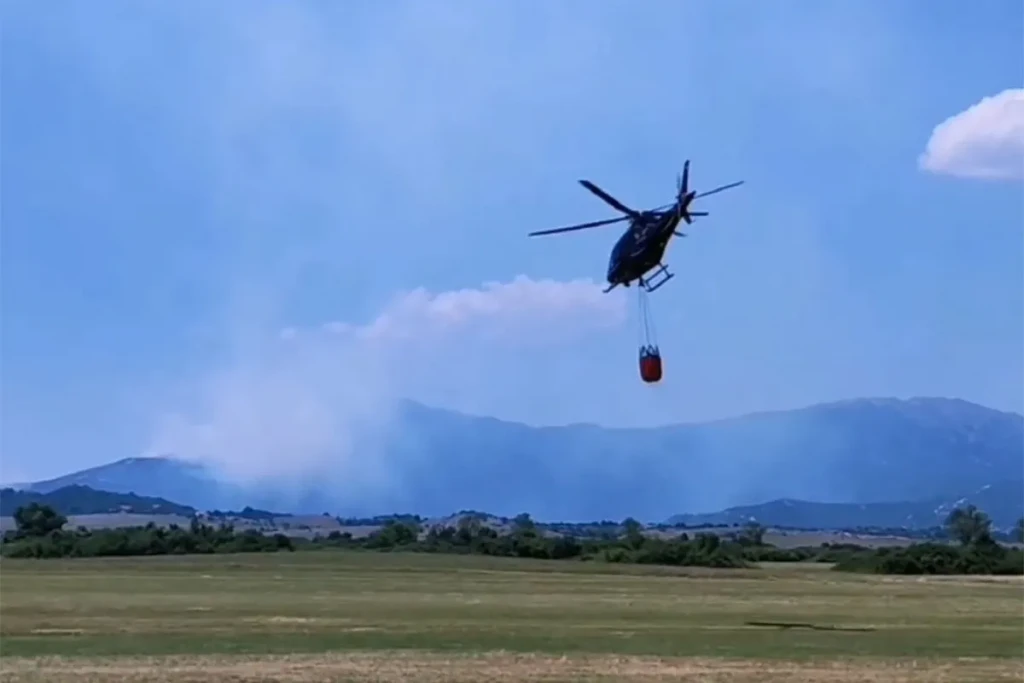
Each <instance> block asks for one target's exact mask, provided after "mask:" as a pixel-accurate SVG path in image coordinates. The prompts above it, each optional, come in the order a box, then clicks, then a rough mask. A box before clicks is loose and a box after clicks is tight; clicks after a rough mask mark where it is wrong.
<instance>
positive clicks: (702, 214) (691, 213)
mask: <svg viewBox="0 0 1024 683" xmlns="http://www.w3.org/2000/svg"><path fill="white" fill-rule="evenodd" d="M686 213H688V214H690V215H691V216H707V215H708V212H707V211H687V212H686Z"/></svg>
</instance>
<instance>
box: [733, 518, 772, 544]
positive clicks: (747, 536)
mask: <svg viewBox="0 0 1024 683" xmlns="http://www.w3.org/2000/svg"><path fill="white" fill-rule="evenodd" d="M764 531H765V529H764V527H763V526H761V525H760V524H758V523H757V522H754V521H750V522H747V524H746V525H745V526H744V527H743V531H741V532H740V533H739V534H738V536H737V540H738V541H739V542H740V543H742V544H744V545H764Z"/></svg>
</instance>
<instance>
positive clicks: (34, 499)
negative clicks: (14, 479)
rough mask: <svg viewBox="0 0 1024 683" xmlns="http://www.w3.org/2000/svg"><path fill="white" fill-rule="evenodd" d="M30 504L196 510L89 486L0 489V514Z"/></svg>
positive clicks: (93, 510)
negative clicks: (19, 489) (35, 489)
mask: <svg viewBox="0 0 1024 683" xmlns="http://www.w3.org/2000/svg"><path fill="white" fill-rule="evenodd" d="M30 503H39V504H40V505H49V506H51V507H53V508H54V509H55V510H57V512H59V513H61V514H62V515H65V516H71V515H101V514H111V513H122V512H124V513H132V514H145V515H181V516H184V517H190V516H192V515H193V514H194V513H195V510H194V509H193V508H191V507H189V506H187V505H179V504H178V503H172V502H170V501H169V500H164V499H163V498H152V497H148V496H136V495H134V494H131V493H111V492H110V491H97V490H95V489H93V488H90V487H88V486H81V485H77V484H76V485H72V486H64V487H62V488H59V489H57V490H55V491H50V492H48V493H38V492H33V491H18V490H16V489H12V488H6V489H0V516H2V517H10V516H12V515H13V514H14V512H15V510H17V509H18V508H20V507H23V506H25V505H28V504H30Z"/></svg>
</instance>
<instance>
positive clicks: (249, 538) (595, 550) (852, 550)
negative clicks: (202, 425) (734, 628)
mask: <svg viewBox="0 0 1024 683" xmlns="http://www.w3.org/2000/svg"><path fill="white" fill-rule="evenodd" d="M14 517H15V523H16V526H17V529H16V530H15V531H12V532H8V533H7V534H5V536H4V538H3V545H2V554H3V555H4V556H6V557H20V558H56V557H109V556H139V555H167V554H180V555H184V554H207V553H242V552H279V551H296V550H301V551H314V550H328V549H332V548H333V549H345V550H352V551H392V552H394V551H398V552H422V553H447V554H467V555H468V554H473V555H490V556H495V557H520V558H535V559H545V560H586V561H603V562H611V563H629V564H657V565H673V566H699V567H718V568H742V567H749V566H752V565H754V564H755V563H758V562H826V563H831V564H833V565H834V567H833V568H834V569H836V570H839V571H858V572H875V573H885V574H1024V552H1022V551H1021V550H1020V549H1019V548H1007V547H1006V546H1004V545H1002V544H1000V543H999V542H998V541H996V540H995V539H994V538H993V535H992V525H991V521H990V520H989V518H988V516H987V515H986V514H985V513H984V512H982V511H980V510H978V509H977V508H975V507H973V506H967V507H965V508H959V509H957V510H954V511H953V512H952V513H951V514H950V516H949V518H948V519H947V523H946V528H947V534H948V536H949V538H950V539H952V540H955V541H956V543H955V544H950V543H939V542H926V543H914V544H912V545H909V546H904V547H893V548H878V549H871V548H866V547H863V546H860V545H856V544H848V543H847V544H838V543H835V544H828V543H825V544H821V545H820V546H805V547H798V548H779V547H776V546H774V545H771V544H768V543H766V542H765V541H764V534H765V529H764V528H763V527H760V526H759V525H757V524H749V525H747V526H746V527H743V528H741V529H738V530H735V531H732V532H731V533H728V534H723V535H719V534H715V533H706V532H705V533H695V534H694V535H692V536H691V535H689V534H688V533H686V532H683V533H680V534H676V535H670V534H665V533H663V534H659V535H653V534H649V533H645V530H644V528H643V526H642V525H641V524H640V523H639V522H637V521H635V520H632V519H628V520H626V521H625V522H624V523H623V525H622V528H621V530H619V529H615V530H612V529H609V530H608V531H607V532H605V533H603V534H600V535H596V536H590V537H576V536H570V535H550V534H546V533H544V532H543V530H541V529H540V528H539V527H538V526H537V525H536V524H535V523H534V522H533V521H532V520H531V519H530V517H529V516H528V515H525V514H524V515H520V516H518V517H517V518H515V520H513V522H512V525H511V529H510V530H509V531H507V532H499V531H497V530H496V529H494V528H492V527H491V526H489V525H487V524H484V523H483V522H482V521H481V520H480V519H479V518H475V517H463V518H461V519H460V520H459V521H458V522H457V523H456V524H455V525H453V526H443V527H430V528H428V529H426V530H424V529H423V528H422V525H421V524H420V522H418V521H416V520H389V521H387V522H386V523H385V524H384V525H383V526H382V527H381V528H380V529H378V530H377V531H375V532H374V533H372V534H369V535H368V536H364V537H360V538H356V537H353V536H352V535H351V534H349V533H341V532H337V531H335V532H332V533H330V534H328V535H326V536H318V537H314V538H312V539H302V538H292V537H289V536H286V535H284V534H280V533H275V534H265V533H262V532H260V531H258V530H254V529H253V530H244V531H238V530H236V529H235V528H234V527H232V526H231V525H230V524H227V523H220V524H218V525H212V524H206V523H203V522H202V521H200V519H199V518H198V517H194V518H193V519H192V521H191V523H190V525H189V526H188V527H179V526H173V525H172V526H170V527H166V528H163V527H158V526H156V525H153V524H149V525H147V526H145V527H130V528H117V529H95V530H87V529H84V528H79V529H76V530H65V529H64V526H65V525H66V523H67V519H66V518H65V517H64V516H63V515H61V514H59V513H58V512H57V511H56V510H54V509H53V508H52V507H50V506H47V505H41V504H37V503H31V504H29V505H27V506H24V507H21V508H18V510H17V511H16V512H15V515H14ZM1021 532H1024V524H1018V534H1019V533H1021Z"/></svg>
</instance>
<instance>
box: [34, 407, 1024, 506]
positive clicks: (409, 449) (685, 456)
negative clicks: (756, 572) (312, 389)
mask: <svg viewBox="0 0 1024 683" xmlns="http://www.w3.org/2000/svg"><path fill="white" fill-rule="evenodd" d="M352 444H353V445H352V446H351V448H349V449H347V450H346V451H345V452H339V453H338V454H337V457H336V458H332V457H326V458H321V459H319V460H317V461H316V462H315V464H313V463H310V461H308V460H305V459H303V458H300V457H298V456H297V455H296V454H288V453H282V454H281V455H280V458H281V462H282V463H286V464H289V465H291V464H293V463H304V464H302V465H295V466H294V470H293V471H291V472H290V473H289V476H288V477H287V485H284V484H283V483H282V482H283V478H282V477H281V476H279V475H278V476H271V475H268V476H266V477H262V478H261V477H259V476H249V477H248V478H247V479H246V480H245V482H247V483H243V481H242V480H240V479H239V478H237V477H233V476H228V475H226V474H225V471H224V470H223V469H221V468H219V467H217V466H215V465H213V464H210V463H207V464H202V463H196V462H187V461H183V460H179V459H176V458H175V457H173V456H168V457H158V458H127V459H124V460H120V461H117V462H114V463H111V464H108V465H102V466H99V467H94V468H90V469H87V470H83V471H80V472H75V473H72V474H68V475H65V476H62V477H58V478H56V479H51V480H48V481H41V482H35V483H31V484H24V485H21V487H20V488H23V489H26V490H29V491H36V492H40V493H46V492H51V491H55V490H57V489H60V488H63V487H66V486H69V485H76V484H77V485H83V486H89V487H91V488H93V489H98V490H103V491H112V492H119V493H129V492H131V493H135V494H137V495H140V496H151V497H159V498H164V499H167V500H171V501H174V502H175V503H179V504H182V505H187V506H191V507H194V508H197V509H205V510H210V509H239V508H242V507H244V506H247V505H250V506H253V507H259V508H264V509H273V510H280V511H283V512H302V513H308V512H316V513H320V512H324V511H330V512H331V513H332V514H339V515H342V516H353V517H355V516H370V515H375V514H388V513H392V512H415V513H419V514H423V515H427V516H436V515H444V514H448V513H450V512H451V511H452V510H455V509H481V510H488V511H490V512H493V513H495V514H500V515H509V516H512V515H515V514H517V513H519V512H529V513H530V514H531V515H533V516H534V517H535V518H537V519H546V520H562V521H589V520H603V519H611V520H620V519H623V518H625V517H629V516H632V517H635V518H638V519H643V520H647V521H661V520H665V519H667V518H669V517H673V516H677V515H683V516H681V517H676V519H677V520H678V521H684V520H686V519H687V516H686V515H687V514H689V515H693V514H695V513H700V512H702V511H713V510H725V512H721V513H714V514H716V515H725V517H723V518H722V521H726V518H728V520H729V521H732V519H736V520H740V519H741V518H749V517H752V516H753V517H758V519H760V520H762V521H768V520H766V519H765V517H764V514H765V511H764V510H763V509H761V510H758V509H749V508H747V509H745V508H743V507H737V506H750V505H754V504H760V503H762V502H763V501H774V502H773V503H771V504H770V505H771V506H773V509H774V510H775V512H773V513H772V514H771V515H770V516H772V517H778V518H779V519H780V520H781V519H784V518H787V515H788V516H789V517H792V516H793V515H794V514H796V515H797V516H798V517H800V518H801V519H807V520H814V519H819V520H825V519H832V520H833V521H834V522H836V523H837V524H828V525H827V526H876V525H877V526H904V525H909V526H918V525H925V526H932V525H934V524H935V519H936V516H937V515H938V514H940V513H938V512H936V510H940V509H945V508H944V507H943V506H947V507H948V506H949V505H951V504H953V503H954V502H955V501H957V500H961V499H964V498H965V497H968V498H970V497H971V496H975V497H979V496H980V497H981V498H984V499H985V500H986V502H987V505H981V504H979V507H982V509H988V508H989V507H991V508H992V512H991V513H990V514H993V517H994V518H995V517H996V514H998V516H999V518H1000V521H1001V518H1002V517H1004V516H1011V517H1013V519H1016V517H1019V516H1020V515H1021V513H1022V512H1024V417H1022V416H1021V415H1019V414H1016V413H1008V412H1001V411H997V410H992V409H989V408H986V407H983V406H979V405H976V404H973V403H969V402H967V401H962V400H958V399H942V398H915V399H908V400H899V399H855V400H848V401H841V402H835V403H827V404H819V405H815V406H811V407H807V408H802V409H797V410H790V411H777V412H770V413H758V414H752V415H746V416H742V417H737V418H731V419H726V420H718V421H714V422H706V423H695V424H679V425H669V426H663V427H651V428H610V427H599V426H596V425H567V426H561V427H532V426H529V425H525V424H520V423H514V422H507V421H502V420H497V419H494V418H488V417H475V416H470V415H465V414H461V413H457V412H452V411H447V410H441V409H436V408H430V407H427V406H424V405H421V404H417V403H413V402H405V403H403V404H402V405H401V406H400V409H399V410H398V411H397V413H396V415H395V417H394V419H393V420H391V421H390V422H389V424H388V425H387V429H386V430H381V431H378V432H375V433H373V434H372V435H367V434H357V435H354V436H353V441H352ZM232 456H233V457H234V458H235V460H234V461H233V462H234V463H235V467H236V468H237V467H239V463H241V465H242V466H244V464H245V454H232ZM214 462H216V461H214ZM235 471H237V469H236V470H235ZM256 474H258V472H256ZM808 501H810V502H808ZM795 503H799V505H795ZM908 503H909V504H911V505H910V506H909V507H908V506H907V505H905V504H908ZM808 506H810V507H808ZM836 506H838V507H836ZM850 506H852V507H850ZM859 506H865V507H863V508H861V507H859ZM886 506H888V508H887V507H886ZM894 506H895V507H894ZM794 507H796V509H797V511H796V512H795V513H793V512H789V513H786V514H782V512H784V511H785V510H786V509H792V508H794ZM858 510H859V511H858ZM997 510H998V512H997ZM700 517H701V518H707V517H708V515H700ZM857 518H861V519H864V520H869V519H870V520H873V521H870V522H865V523H864V524H846V523H843V524H838V522H845V521H847V520H854V519H857ZM689 519H691V520H696V519H697V518H696V517H690V518H689ZM895 520H900V521H896V522H895V523H893V522H894V521H895ZM705 521H707V519H705ZM772 523H775V524H787V525H790V526H806V525H805V524H803V523H799V524H797V523H793V524H789V523H787V522H784V521H778V520H775V521H772ZM1009 523H1010V524H1012V520H1010V522H1009ZM809 526H824V525H822V524H821V522H816V523H814V524H810V525H809Z"/></svg>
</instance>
